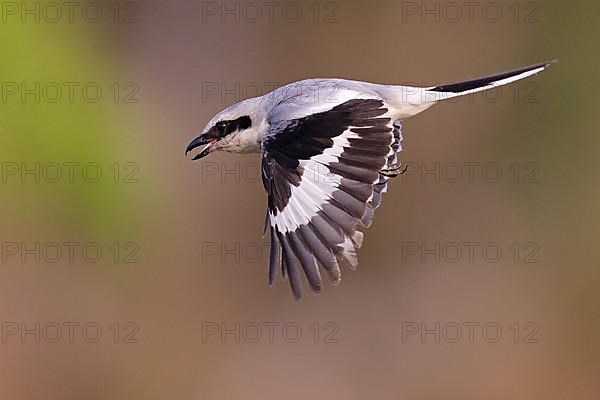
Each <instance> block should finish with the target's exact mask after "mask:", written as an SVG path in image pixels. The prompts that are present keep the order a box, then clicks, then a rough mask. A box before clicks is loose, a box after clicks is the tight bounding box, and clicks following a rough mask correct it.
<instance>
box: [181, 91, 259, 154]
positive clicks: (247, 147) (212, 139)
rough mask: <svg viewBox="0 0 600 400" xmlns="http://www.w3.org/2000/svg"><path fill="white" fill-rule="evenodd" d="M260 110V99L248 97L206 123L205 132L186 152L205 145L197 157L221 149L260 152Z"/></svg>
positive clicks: (235, 151)
mask: <svg viewBox="0 0 600 400" xmlns="http://www.w3.org/2000/svg"><path fill="white" fill-rule="evenodd" d="M259 110H260V106H259V99H258V98H252V99H247V100H244V101H241V102H239V103H237V104H234V105H232V106H230V107H228V108H226V109H225V110H223V111H221V112H220V113H218V114H217V115H215V116H214V117H213V118H212V119H211V120H210V121H209V122H208V124H206V127H205V128H204V130H203V131H202V134H201V135H200V136H198V137H197V138H195V139H194V140H192V141H191V142H190V144H189V145H188V146H187V148H186V149H185V154H186V155H187V154H188V153H189V152H190V151H191V150H193V149H195V148H196V147H199V146H203V145H205V147H204V148H203V149H202V150H201V151H200V152H199V153H198V154H196V155H195V156H194V158H193V160H199V159H201V158H203V157H206V156H207V155H209V154H210V153H212V152H214V151H217V150H223V151H228V152H231V153H251V152H256V151H259V149H260V148H259V146H260V126H261V125H262V123H263V119H264V118H263V117H262V116H261V115H259Z"/></svg>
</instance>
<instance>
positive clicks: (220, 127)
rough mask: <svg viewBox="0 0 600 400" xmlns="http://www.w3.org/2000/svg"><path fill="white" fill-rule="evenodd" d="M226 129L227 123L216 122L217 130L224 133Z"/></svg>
mask: <svg viewBox="0 0 600 400" xmlns="http://www.w3.org/2000/svg"><path fill="white" fill-rule="evenodd" d="M226 129H227V124H226V123H225V122H223V121H219V122H217V130H218V131H219V132H220V133H225V130H226Z"/></svg>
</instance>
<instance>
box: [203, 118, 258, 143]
mask: <svg viewBox="0 0 600 400" xmlns="http://www.w3.org/2000/svg"><path fill="white" fill-rule="evenodd" d="M251 126H252V120H251V119H250V117H249V116H247V115H244V116H243V117H239V118H237V119H234V120H226V121H219V122H217V123H216V124H215V126H213V127H212V128H210V130H209V131H208V132H206V134H205V136H206V138H210V139H221V138H222V137H225V136H227V135H229V134H230V133H233V132H235V131H242V130H244V129H248V128H250V127H251Z"/></svg>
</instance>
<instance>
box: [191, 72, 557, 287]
mask: <svg viewBox="0 0 600 400" xmlns="http://www.w3.org/2000/svg"><path fill="white" fill-rule="evenodd" d="M549 64H550V62H544V63H540V64H536V65H531V66H529V67H525V68H520V69H517V70H514V71H510V72H504V73H501V74H495V75H491V76H487V77H483V78H479V79H474V80H469V81H464V82H458V83H452V84H447V85H441V86H435V87H425V88H422V87H410V86H397V85H380V84H375V83H367V82H359V81H351V80H344V79H307V80H302V81H299V82H295V83H291V84H288V85H286V86H282V87H280V88H278V89H275V90H274V91H272V92H270V93H268V94H265V95H263V96H260V97H255V98H251V99H246V100H243V101H241V102H239V103H237V104H234V105H232V106H230V107H228V108H226V109H225V110H223V111H221V112H220V113H218V114H217V115H215V116H214V117H213V118H212V119H211V120H210V121H209V122H208V124H207V125H206V128H205V129H204V131H203V133H202V134H201V135H200V136H198V137H197V138H195V139H194V140H192V142H191V143H190V144H189V145H188V146H187V149H186V154H187V153H188V152H190V151H191V150H193V149H195V148H196V147H199V146H202V145H205V147H204V148H203V149H202V150H201V151H200V152H199V153H198V154H197V155H196V156H195V157H194V158H193V159H194V160H198V159H200V158H203V157H205V156H207V155H208V154H210V153H212V152H215V151H219V150H222V151H227V152H230V153H260V154H261V172H262V181H263V185H264V188H265V190H266V191H267V194H268V209H267V219H266V221H265V232H266V230H267V229H268V230H269V231H270V236H271V245H270V254H269V284H272V283H273V279H274V278H275V276H276V274H277V271H278V270H279V269H281V271H282V275H283V277H284V278H285V277H286V275H287V276H288V277H289V281H290V285H291V289H292V293H293V294H294V297H296V298H300V296H301V287H302V274H301V272H300V271H304V275H305V276H306V280H307V281H308V284H309V285H310V287H311V289H312V290H313V291H314V292H315V293H318V292H320V291H321V273H320V269H319V266H320V267H321V268H322V269H323V270H324V271H325V272H326V273H327V275H328V276H329V278H330V279H331V281H332V282H333V283H338V282H340V279H341V271H340V266H339V264H340V263H345V264H347V265H348V266H350V268H352V269H355V268H356V267H357V265H358V258H357V250H358V249H359V248H360V247H361V245H362V242H363V233H362V232H361V231H360V229H364V228H368V227H369V226H370V225H371V222H372V221H373V214H374V212H375V209H376V208H377V207H379V206H380V205H381V197H382V194H383V193H385V191H386V189H387V181H388V180H389V179H390V178H391V177H395V176H397V175H399V174H401V173H402V169H401V168H400V163H399V162H398V159H397V156H396V154H397V153H398V152H400V150H402V146H401V143H400V142H401V141H402V132H401V124H400V121H401V120H403V119H405V118H408V117H412V116H413V115H416V114H418V113H420V112H422V111H425V110H426V109H428V108H429V107H431V106H432V105H434V104H435V103H437V102H438V101H441V100H445V99H449V98H453V97H457V96H463V95H466V94H471V93H475V92H479V91H482V90H486V89H490V88H494V87H497V86H501V85H505V84H507V83H511V82H514V81H517V80H519V79H523V78H526V77H529V76H532V75H534V74H537V73H538V72H541V71H542V70H544V69H545V68H546V67H547V66H548V65H549Z"/></svg>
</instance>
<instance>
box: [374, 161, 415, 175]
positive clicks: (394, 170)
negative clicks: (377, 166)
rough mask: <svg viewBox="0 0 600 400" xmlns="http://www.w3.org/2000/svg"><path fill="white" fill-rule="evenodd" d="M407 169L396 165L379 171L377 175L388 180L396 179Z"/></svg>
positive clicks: (399, 164)
mask: <svg viewBox="0 0 600 400" xmlns="http://www.w3.org/2000/svg"><path fill="white" fill-rule="evenodd" d="M407 168H408V166H405V167H404V168H402V164H401V163H398V164H393V165H390V166H388V167H387V168H384V169H382V170H381V171H379V173H380V174H381V175H383V176H387V177H388V178H396V177H397V176H398V175H402V174H404V173H405V172H406V169H407Z"/></svg>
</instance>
